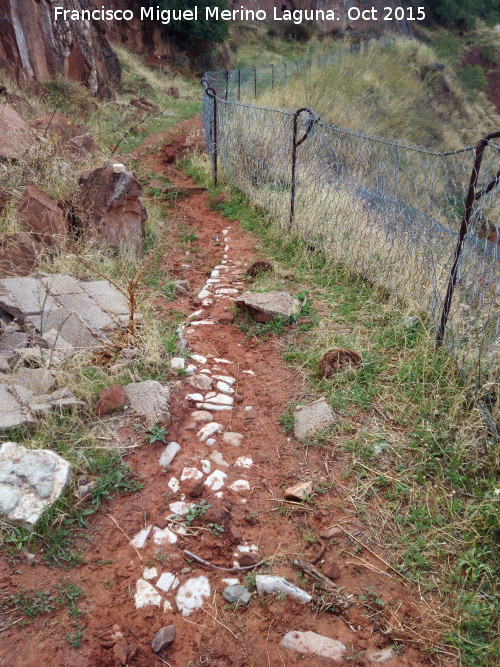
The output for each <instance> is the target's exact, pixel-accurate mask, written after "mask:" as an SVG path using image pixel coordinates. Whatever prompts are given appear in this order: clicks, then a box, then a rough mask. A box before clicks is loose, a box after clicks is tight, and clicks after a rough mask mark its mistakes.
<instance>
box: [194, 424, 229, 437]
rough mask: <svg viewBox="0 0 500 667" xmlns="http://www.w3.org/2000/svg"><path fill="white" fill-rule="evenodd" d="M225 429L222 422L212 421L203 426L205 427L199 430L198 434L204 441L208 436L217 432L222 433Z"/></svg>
mask: <svg viewBox="0 0 500 667" xmlns="http://www.w3.org/2000/svg"><path fill="white" fill-rule="evenodd" d="M223 430H224V429H223V427H222V424H218V423H217V422H210V423H209V424H205V426H203V428H201V429H200V430H199V431H198V434H197V435H198V438H199V439H200V440H201V441H202V442H205V440H207V438H210V437H211V436H212V435H215V434H216V433H222V431H223Z"/></svg>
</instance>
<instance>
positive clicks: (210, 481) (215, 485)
mask: <svg viewBox="0 0 500 667" xmlns="http://www.w3.org/2000/svg"><path fill="white" fill-rule="evenodd" d="M226 477H227V475H226V473H225V472H222V470H214V471H213V473H212V474H211V475H209V476H208V477H207V478H206V480H205V486H207V487H208V488H209V489H211V490H212V491H219V490H220V489H222V487H223V486H224V480H225V479H226Z"/></svg>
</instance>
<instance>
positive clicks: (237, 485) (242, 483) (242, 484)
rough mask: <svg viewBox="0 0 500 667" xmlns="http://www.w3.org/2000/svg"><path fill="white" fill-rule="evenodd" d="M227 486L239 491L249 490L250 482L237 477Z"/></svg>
mask: <svg viewBox="0 0 500 667" xmlns="http://www.w3.org/2000/svg"><path fill="white" fill-rule="evenodd" d="M229 488H230V489H231V491H235V492H236V493H241V492H242V491H250V484H249V483H248V482H247V480H246V479H237V480H236V482H233V483H232V484H231V486H230V487H229Z"/></svg>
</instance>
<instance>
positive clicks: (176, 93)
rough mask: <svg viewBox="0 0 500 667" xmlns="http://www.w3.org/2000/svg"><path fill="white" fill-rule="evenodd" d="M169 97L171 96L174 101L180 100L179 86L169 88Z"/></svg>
mask: <svg viewBox="0 0 500 667" xmlns="http://www.w3.org/2000/svg"><path fill="white" fill-rule="evenodd" d="M167 95H170V97H173V98H174V100H178V99H179V89H178V88H177V86H170V88H167Z"/></svg>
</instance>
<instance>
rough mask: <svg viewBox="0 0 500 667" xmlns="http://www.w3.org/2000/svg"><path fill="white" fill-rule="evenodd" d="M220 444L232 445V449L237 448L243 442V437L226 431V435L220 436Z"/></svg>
mask: <svg viewBox="0 0 500 667" xmlns="http://www.w3.org/2000/svg"><path fill="white" fill-rule="evenodd" d="M222 442H223V443H224V444H225V445H232V446H233V447H239V446H240V445H241V443H242V442H243V436H242V434H241V433H234V432H232V431H228V432H227V433H224V435H223V436H222Z"/></svg>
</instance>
